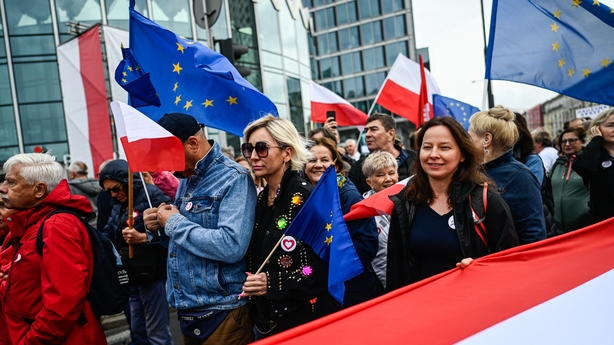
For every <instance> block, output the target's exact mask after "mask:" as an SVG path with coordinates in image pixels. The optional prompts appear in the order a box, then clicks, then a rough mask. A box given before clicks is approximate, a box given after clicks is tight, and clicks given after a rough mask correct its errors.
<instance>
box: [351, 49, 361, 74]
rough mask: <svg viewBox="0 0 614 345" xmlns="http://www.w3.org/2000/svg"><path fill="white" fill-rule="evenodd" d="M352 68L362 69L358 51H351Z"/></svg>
mask: <svg viewBox="0 0 614 345" xmlns="http://www.w3.org/2000/svg"><path fill="white" fill-rule="evenodd" d="M352 69H353V70H354V72H361V71H362V70H363V69H362V58H361V56H360V52H354V53H352Z"/></svg>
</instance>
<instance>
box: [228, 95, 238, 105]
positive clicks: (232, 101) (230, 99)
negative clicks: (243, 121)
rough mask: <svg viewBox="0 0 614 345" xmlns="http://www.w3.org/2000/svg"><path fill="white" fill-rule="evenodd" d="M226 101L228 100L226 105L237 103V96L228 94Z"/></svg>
mask: <svg viewBox="0 0 614 345" xmlns="http://www.w3.org/2000/svg"><path fill="white" fill-rule="evenodd" d="M226 102H228V105H233V104H239V103H237V97H232V96H228V99H227V100H226Z"/></svg>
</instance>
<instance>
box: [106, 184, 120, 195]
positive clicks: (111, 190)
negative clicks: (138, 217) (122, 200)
mask: <svg viewBox="0 0 614 345" xmlns="http://www.w3.org/2000/svg"><path fill="white" fill-rule="evenodd" d="M105 191H106V192H109V193H115V194H117V193H119V192H121V191H122V186H121V185H118V186H115V187H111V188H109V189H105Z"/></svg>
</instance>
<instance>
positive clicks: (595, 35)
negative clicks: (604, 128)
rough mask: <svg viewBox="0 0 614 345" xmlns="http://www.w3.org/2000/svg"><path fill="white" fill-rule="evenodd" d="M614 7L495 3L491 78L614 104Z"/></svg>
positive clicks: (546, 0) (578, 0) (575, 1)
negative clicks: (613, 64)
mask: <svg viewBox="0 0 614 345" xmlns="http://www.w3.org/2000/svg"><path fill="white" fill-rule="evenodd" d="M613 60H614V9H613V8H610V7H608V6H606V5H604V4H601V3H600V2H599V1H596V0H593V1H586V0H585V1H582V0H494V1H493V7H492V16H491V28H490V40H489V45H488V56H487V61H486V79H501V80H510V81H516V82H520V83H525V84H530V85H535V86H539V87H542V88H545V89H550V90H552V91H556V92H558V93H561V94H565V95H568V96H571V97H574V98H578V99H581V100H585V101H592V102H596V103H601V104H608V105H614V88H612V85H614V66H612V67H611V68H610V65H611V64H612V61H613Z"/></svg>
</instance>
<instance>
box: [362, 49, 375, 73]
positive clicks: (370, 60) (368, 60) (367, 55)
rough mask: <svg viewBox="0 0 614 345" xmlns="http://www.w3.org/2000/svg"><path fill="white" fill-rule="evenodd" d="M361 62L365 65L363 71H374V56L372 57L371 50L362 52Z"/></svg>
mask: <svg viewBox="0 0 614 345" xmlns="http://www.w3.org/2000/svg"><path fill="white" fill-rule="evenodd" d="M362 61H363V62H364V65H365V71H370V70H373V69H375V56H374V55H373V48H368V49H365V50H363V51H362Z"/></svg>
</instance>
